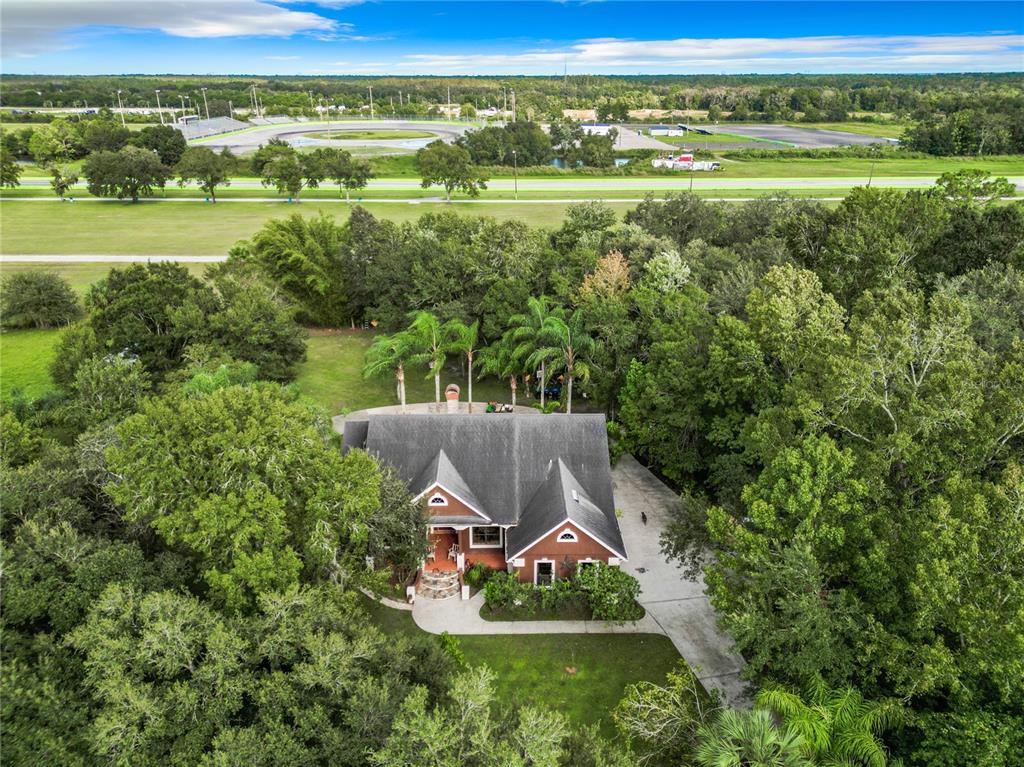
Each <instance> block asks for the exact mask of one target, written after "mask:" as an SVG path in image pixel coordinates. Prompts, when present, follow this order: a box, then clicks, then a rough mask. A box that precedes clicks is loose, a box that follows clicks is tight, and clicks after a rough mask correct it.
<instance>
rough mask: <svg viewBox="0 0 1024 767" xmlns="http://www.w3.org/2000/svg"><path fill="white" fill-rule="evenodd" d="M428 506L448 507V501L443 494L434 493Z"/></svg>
mask: <svg viewBox="0 0 1024 767" xmlns="http://www.w3.org/2000/svg"><path fill="white" fill-rule="evenodd" d="M427 505H428V506H447V505H448V499H447V498H445V497H444V496H443V495H441V493H434V494H433V495H432V496H430V500H429V501H427Z"/></svg>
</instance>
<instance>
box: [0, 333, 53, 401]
mask: <svg viewBox="0 0 1024 767" xmlns="http://www.w3.org/2000/svg"><path fill="white" fill-rule="evenodd" d="M59 337H60V330H6V331H4V332H2V333H0V396H4V397H6V396H7V395H8V394H10V392H11V389H21V390H22V391H23V392H24V393H25V394H26V395H28V396H29V397H38V396H40V395H42V394H45V393H46V392H48V391H49V390H50V389H52V388H53V381H52V380H51V379H50V370H49V366H50V360H51V359H52V358H53V347H54V345H55V344H56V343H57V339H58V338H59Z"/></svg>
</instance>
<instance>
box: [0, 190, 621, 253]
mask: <svg viewBox="0 0 1024 767" xmlns="http://www.w3.org/2000/svg"><path fill="white" fill-rule="evenodd" d="M364 207H366V208H367V209H368V210H369V211H370V212H372V213H373V214H374V215H376V216H380V217H382V218H390V219H393V220H395V221H409V220H412V219H415V218H419V217H420V216H421V215H423V214H424V213H427V212H431V211H433V212H437V211H440V210H451V209H452V207H451V206H447V205H445V204H444V203H418V204H395V203H391V204H376V205H375V204H373V203H367V204H366V205H365V206H364ZM566 207H567V206H566V204H562V203H542V202H538V203H537V204H535V205H533V204H520V205H507V206H506V205H495V204H482V205H459V206H457V207H456V208H454V209H455V210H457V211H458V212H459V213H463V214H472V215H481V216H491V217H493V218H497V219H501V220H506V219H510V218H515V219H519V220H521V221H524V222H525V223H527V224H530V225H531V226H547V227H550V228H557V227H558V226H560V225H561V223H562V218H563V217H564V215H565V209H566ZM612 207H614V208H615V209H616V211H617V212H618V213H619V214H620V215H621V214H623V213H624V212H625V211H626V210H628V209H630V208H632V207H635V206H634V205H632V204H629V203H622V204H613V205H612ZM349 210H350V209H349V207H348V206H346V205H340V204H338V203H321V204H317V203H316V202H313V201H309V202H304V203H302V204H300V205H288V204H287V203H284V202H282V203H260V202H253V203H225V204H221V205H212V204H209V203H204V202H180V203H138V204H134V205H133V204H131V203H110V204H107V203H81V204H77V203H64V204H61V203H58V202H53V203H49V202H45V203H44V202H17V201H5V202H4V203H3V204H2V208H0V219H2V226H0V253H9V254H64V253H96V254H142V255H225V254H227V252H228V250H229V249H230V248H231V246H232V245H234V244H235V243H236V242H237V241H238V240H240V239H244V238H247V237H251V236H252V235H253V234H255V233H256V231H257V230H258V229H259V228H260V227H261V226H262V225H263V223H264V222H266V221H267V220H269V219H272V218H284V217H286V216H288V215H290V214H292V213H301V214H303V215H306V216H310V215H315V214H317V213H321V212H322V213H326V214H327V215H329V216H333V217H335V218H337V219H339V220H343V219H345V218H347V217H348V213H349Z"/></svg>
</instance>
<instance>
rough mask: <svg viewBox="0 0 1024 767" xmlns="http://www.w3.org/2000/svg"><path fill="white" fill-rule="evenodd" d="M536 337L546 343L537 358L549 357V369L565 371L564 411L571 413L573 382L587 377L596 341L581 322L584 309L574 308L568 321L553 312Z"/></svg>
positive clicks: (537, 352)
mask: <svg viewBox="0 0 1024 767" xmlns="http://www.w3.org/2000/svg"><path fill="white" fill-rule="evenodd" d="M539 337H540V339H541V341H542V343H544V344H545V345H544V346H542V347H541V348H540V349H538V350H537V351H536V352H535V354H536V356H537V358H538V359H550V360H552V371H553V372H557V371H559V370H563V371H565V377H566V384H567V391H568V397H567V399H566V409H565V412H566V413H571V412H572V384H573V381H575V380H576V379H577V378H578V379H579V380H581V381H583V382H586V381H588V380H589V379H590V362H589V361H588V359H587V358H588V357H589V356H590V355H591V354H593V352H594V348H595V346H596V342H595V341H594V339H593V337H592V336H590V335H588V334H587V331H586V329H585V328H584V325H583V312H581V311H579V310H577V311H575V312H574V313H573V315H572V316H571V317H569V319H568V320H565V319H563V318H562V317H561V316H559V315H552V316H550V317H548V318H547V320H545V322H544V326H543V328H542V329H541V332H540V334H539Z"/></svg>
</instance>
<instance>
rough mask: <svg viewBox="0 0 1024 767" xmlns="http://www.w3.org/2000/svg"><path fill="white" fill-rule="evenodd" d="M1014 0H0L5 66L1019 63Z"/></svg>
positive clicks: (757, 68) (595, 70)
mask: <svg viewBox="0 0 1024 767" xmlns="http://www.w3.org/2000/svg"><path fill="white" fill-rule="evenodd" d="M1022 8H1024V4H1022V3H1020V2H838V1H837V2H832V1H830V0H817V1H816V2H811V1H809V0H808V1H807V2H786V3H783V2H779V3H776V2H740V1H739V0H735V1H730V0H717V1H716V0H702V1H701V2H668V1H665V2H642V1H640V0H637V1H635V2H517V3H511V2H504V3H499V2H493V3H492V2H479V1H471V0H463V1H462V2H427V1H426V0H421V1H420V2H398V1H397V0H396V1H394V2H391V1H390V0H378V1H377V2H358V0H320V2H305V1H299V0H173V1H171V0H148V1H147V0H3V4H2V6H0V14H2V15H0V31H2V34H3V41H2V42H3V46H2V54H3V57H2V59H0V71H2V72H4V73H9V74H13V73H42V74H108V73H181V74H327V75H331V74H338V75H340V74H395V75H413V74H428V75H456V74H561V73H562V71H563V68H565V69H566V70H568V72H569V73H570V74H601V73H608V74H636V73H652V74H666V73H684V74H685V73H747V72H759V73H777V72H965V71H993V72H995V71H1024V35H1022V29H1024V11H1022Z"/></svg>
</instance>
